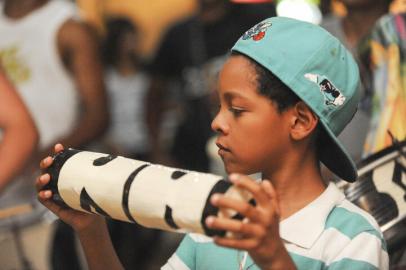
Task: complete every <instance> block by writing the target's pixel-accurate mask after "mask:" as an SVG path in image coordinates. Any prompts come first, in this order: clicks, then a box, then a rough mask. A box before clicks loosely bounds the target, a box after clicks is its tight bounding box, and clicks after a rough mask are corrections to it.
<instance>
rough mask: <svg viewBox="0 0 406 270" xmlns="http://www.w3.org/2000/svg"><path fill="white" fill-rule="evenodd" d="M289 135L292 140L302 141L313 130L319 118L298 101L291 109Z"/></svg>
mask: <svg viewBox="0 0 406 270" xmlns="http://www.w3.org/2000/svg"><path fill="white" fill-rule="evenodd" d="M291 110H292V111H291V113H292V114H291V126H290V134H291V136H292V139H294V140H302V139H304V138H306V137H307V136H309V135H310V134H311V133H312V132H313V130H315V128H316V126H317V124H318V122H319V118H318V117H317V116H316V115H315V114H314V113H313V111H312V110H311V109H310V108H309V106H307V105H306V104H305V103H304V102H303V101H299V102H298V103H296V105H294V106H293V108H292V109H291Z"/></svg>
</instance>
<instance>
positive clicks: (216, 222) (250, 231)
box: [206, 216, 266, 238]
mask: <svg viewBox="0 0 406 270" xmlns="http://www.w3.org/2000/svg"><path fill="white" fill-rule="evenodd" d="M206 225H207V226H208V227H209V228H211V229H216V230H225V231H228V232H231V233H234V234H235V235H241V238H246V237H248V236H254V237H262V236H263V235H265V233H266V232H265V230H264V229H263V227H262V226H260V225H258V224H255V223H249V222H243V221H241V220H235V219H228V218H217V217H214V216H211V217H208V218H207V219H206Z"/></svg>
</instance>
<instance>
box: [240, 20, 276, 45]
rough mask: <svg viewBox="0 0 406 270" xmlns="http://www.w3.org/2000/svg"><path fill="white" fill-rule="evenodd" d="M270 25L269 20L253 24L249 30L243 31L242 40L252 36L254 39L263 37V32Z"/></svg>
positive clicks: (257, 39)
mask: <svg viewBox="0 0 406 270" xmlns="http://www.w3.org/2000/svg"><path fill="white" fill-rule="evenodd" d="M271 25H272V23H271V22H260V23H258V24H257V25H255V26H253V27H252V28H251V29H250V30H248V31H247V32H245V33H244V35H243V36H242V39H243V40H247V39H250V38H252V39H253V40H254V41H259V40H261V39H263V38H264V36H265V32H266V30H267V29H268V27H270V26H271Z"/></svg>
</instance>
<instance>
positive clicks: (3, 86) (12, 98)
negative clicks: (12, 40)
mask: <svg viewBox="0 0 406 270" xmlns="http://www.w3.org/2000/svg"><path fill="white" fill-rule="evenodd" d="M37 144H38V131H37V129H36V127H35V124H34V122H33V120H32V118H31V116H30V113H29V111H28V110H27V108H26V107H25V105H24V103H23V101H22V100H21V98H20V97H19V95H18V94H17V91H16V90H15V89H14V87H13V86H12V84H11V83H10V82H9V80H8V79H7V78H6V76H5V74H4V71H3V70H2V68H1V66H0V160H1V162H0V194H1V193H2V192H3V191H4V190H5V189H6V188H7V185H8V184H9V183H11V182H12V180H13V179H14V177H15V176H17V175H18V174H19V173H20V172H21V171H22V170H23V167H24V165H25V164H26V163H27V161H29V160H30V158H31V157H32V154H33V153H34V151H35V150H36V147H37ZM0 196H1V195H0Z"/></svg>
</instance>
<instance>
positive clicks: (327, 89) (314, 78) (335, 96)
mask: <svg viewBox="0 0 406 270" xmlns="http://www.w3.org/2000/svg"><path fill="white" fill-rule="evenodd" d="M304 76H305V78H306V79H308V80H309V81H311V82H314V83H316V84H317V85H318V86H319V88H320V92H321V93H322V94H323V96H324V101H325V104H326V105H333V106H341V105H343V104H344V101H345V96H344V95H343V94H341V91H340V90H338V89H337V87H335V86H334V84H333V83H332V82H330V81H329V79H327V77H325V76H320V75H317V74H311V73H306V74H305V75H304Z"/></svg>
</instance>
